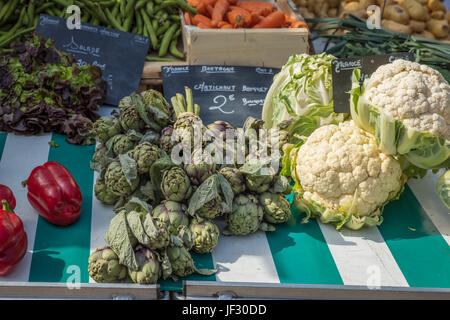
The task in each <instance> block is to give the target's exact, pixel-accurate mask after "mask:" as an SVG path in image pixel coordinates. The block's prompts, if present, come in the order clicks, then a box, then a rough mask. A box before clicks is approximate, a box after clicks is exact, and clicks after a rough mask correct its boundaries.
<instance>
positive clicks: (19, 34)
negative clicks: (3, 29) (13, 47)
mask: <svg viewBox="0 0 450 320" xmlns="http://www.w3.org/2000/svg"><path fill="white" fill-rule="evenodd" d="M35 28H36V24H35V25H34V26H33V27H30V28H27V29H22V30H20V31H18V32H15V33H14V34H13V35H12V36H10V37H9V38H7V39H5V40H0V48H1V47H4V46H6V45H8V44H10V43H11V42H12V41H13V40H14V39H16V38H17V37H20V36H22V35H24V34H27V33H29V32H32V31H34V29H35Z"/></svg>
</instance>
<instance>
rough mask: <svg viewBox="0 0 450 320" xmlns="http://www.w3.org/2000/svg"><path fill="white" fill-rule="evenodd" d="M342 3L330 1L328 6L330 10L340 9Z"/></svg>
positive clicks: (339, 0)
mask: <svg viewBox="0 0 450 320" xmlns="http://www.w3.org/2000/svg"><path fill="white" fill-rule="evenodd" d="M340 3H341V0H328V5H329V6H330V8H332V9H333V8H338V7H339V4H340Z"/></svg>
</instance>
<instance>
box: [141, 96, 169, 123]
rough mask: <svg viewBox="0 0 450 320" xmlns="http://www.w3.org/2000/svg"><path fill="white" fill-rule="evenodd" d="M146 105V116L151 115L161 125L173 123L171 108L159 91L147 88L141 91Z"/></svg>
mask: <svg viewBox="0 0 450 320" xmlns="http://www.w3.org/2000/svg"><path fill="white" fill-rule="evenodd" d="M141 96H142V101H143V102H144V105H145V106H146V108H145V112H146V115H145V116H146V117H151V118H152V119H153V120H154V121H156V123H158V124H159V125H160V126H161V127H165V126H167V125H169V124H171V123H173V117H174V115H173V110H172V108H171V107H170V105H169V103H168V102H167V100H166V99H165V98H164V96H163V95H162V93H161V92H159V91H156V90H153V89H149V90H146V91H144V92H142V93H141Z"/></svg>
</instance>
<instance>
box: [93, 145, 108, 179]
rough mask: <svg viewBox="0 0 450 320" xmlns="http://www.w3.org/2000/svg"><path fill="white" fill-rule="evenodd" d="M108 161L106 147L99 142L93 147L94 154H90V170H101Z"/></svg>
mask: <svg viewBox="0 0 450 320" xmlns="http://www.w3.org/2000/svg"><path fill="white" fill-rule="evenodd" d="M107 162H108V148H107V147H106V146H105V145H104V144H103V143H100V144H99V145H97V148H96V149H95V152H94V155H93V156H92V161H91V163H90V167H91V169H92V170H95V171H97V172H101V171H102V170H103V168H104V167H105V166H106V164H107Z"/></svg>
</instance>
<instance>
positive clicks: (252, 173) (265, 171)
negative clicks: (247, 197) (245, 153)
mask: <svg viewBox="0 0 450 320" xmlns="http://www.w3.org/2000/svg"><path fill="white" fill-rule="evenodd" d="M249 157H250V158H248V159H247V162H246V164H244V166H243V167H241V168H240V170H241V172H243V173H244V175H245V186H246V188H247V190H248V191H250V192H255V193H263V192H266V191H267V190H269V188H270V187H271V185H272V182H273V181H274V180H275V176H276V171H275V169H273V167H272V166H271V165H270V163H268V164H267V165H261V163H262V162H264V161H269V162H270V160H269V159H270V158H264V159H263V158H260V157H257V158H256V159H254V160H252V158H251V156H250V155H249ZM253 165H254V167H253V168H256V169H255V170H252V169H251V167H252V166H253ZM249 169H250V170H249Z"/></svg>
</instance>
